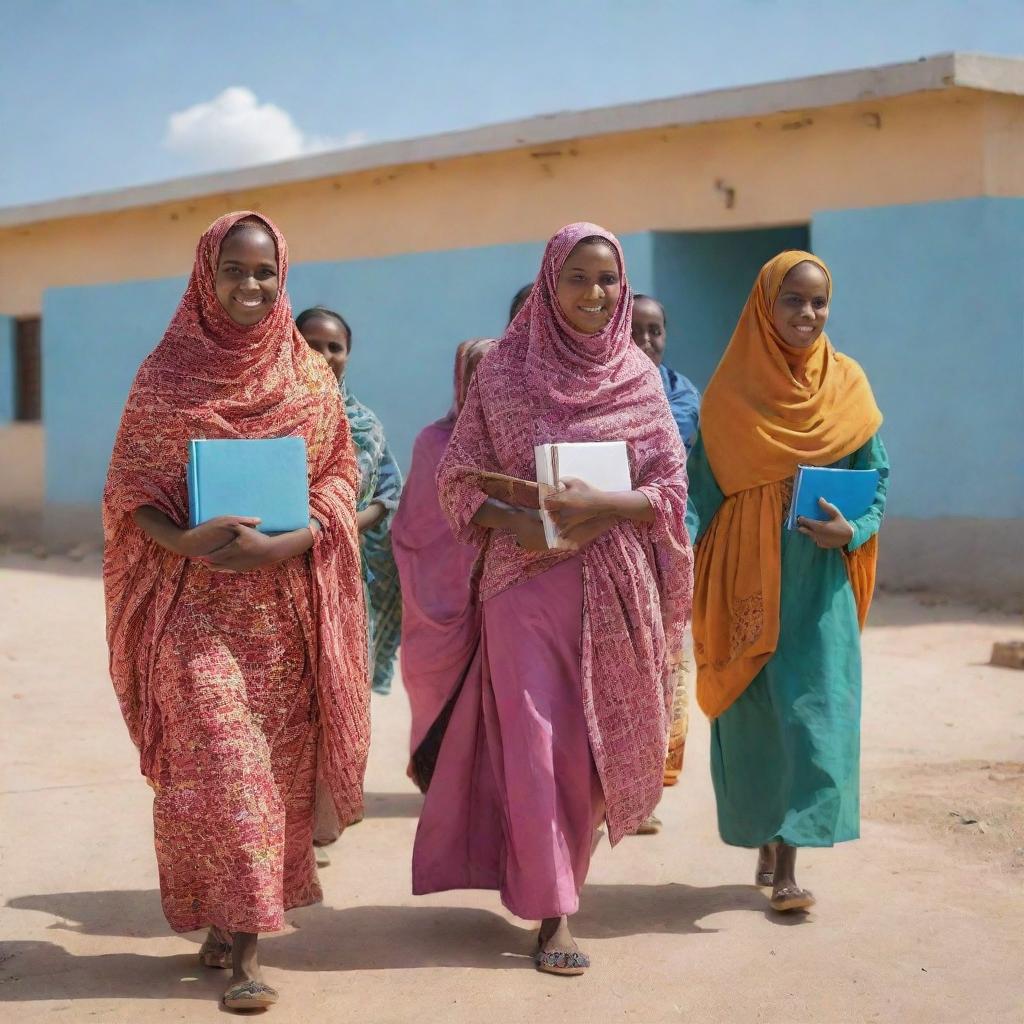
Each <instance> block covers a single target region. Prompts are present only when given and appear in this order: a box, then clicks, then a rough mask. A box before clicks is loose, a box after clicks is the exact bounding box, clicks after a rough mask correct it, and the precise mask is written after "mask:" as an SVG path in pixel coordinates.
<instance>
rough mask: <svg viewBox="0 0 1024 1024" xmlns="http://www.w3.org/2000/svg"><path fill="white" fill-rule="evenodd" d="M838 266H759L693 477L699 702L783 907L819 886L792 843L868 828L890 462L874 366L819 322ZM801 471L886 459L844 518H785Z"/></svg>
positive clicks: (872, 464)
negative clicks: (791, 523) (872, 650)
mask: <svg viewBox="0 0 1024 1024" xmlns="http://www.w3.org/2000/svg"><path fill="white" fill-rule="evenodd" d="M831 295H832V279H831V276H830V275H829V272H828V268H827V267H826V266H825V264H824V263H822V262H821V260H819V259H817V257H815V256H812V255H811V254H810V253H807V252H800V251H788V252H783V253H780V254H779V255H778V256H776V257H775V258H774V259H772V260H770V261H769V262H768V263H766V264H765V265H764V267H762V268H761V272H760V274H759V275H758V278H757V281H756V282H755V284H754V288H753V290H752V291H751V293H750V297H749V298H748V300H747V304H746V306H745V307H744V309H743V312H742V314H741V315H740V319H739V323H738V324H737V326H736V330H735V333H734V334H733V336H732V340H731V341H730V343H729V347H728V348H727V349H726V351H725V355H724V356H723V357H722V361H721V363H719V366H718V369H717V370H716V371H715V374H714V376H713V377H712V378H711V382H710V383H709V385H708V388H707V391H706V392H705V396H704V402H703V405H702V407H701V417H700V431H699V433H698V435H697V440H696V442H695V445H694V448H693V452H692V453H691V455H690V457H689V461H688V464H687V470H688V474H689V478H690V494H689V505H688V508H687V526H688V527H689V530H690V536H691V539H692V540H693V541H694V543H695V545H696V566H695V570H694V607H693V636H694V651H695V655H696V660H697V699H698V701H699V703H700V705H701V707H702V708H703V710H704V711H705V713H706V714H707V715H708V716H709V717H710V718H711V720H712V724H711V774H712V779H713V781H714V786H715V795H716V797H717V801H718V828H719V833H720V834H721V837H722V840H723V841H724V842H726V843H728V844H729V845H731V846H743V847H748V848H755V847H756V848H759V851H760V853H759V859H758V864H757V878H756V881H757V884H759V885H764V886H772V899H771V905H772V907H774V908H775V909H776V910H802V909H805V908H807V907H809V906H811V905H812V904H813V903H814V897H813V896H812V895H811V893H809V892H808V891H807V890H805V889H801V888H800V886H799V885H797V881H796V851H797V848H798V847H802V846H832V845H833V844H834V843H837V842H844V841H846V840H849V839H856V838H857V837H858V835H859V831H860V807H859V801H860V779H859V766H860V688H861V683H860V677H861V662H860V636H859V630H860V628H861V627H862V626H863V623H864V619H865V617H866V615H867V610H868V605H869V604H870V600H871V591H872V589H873V586H874V570H875V558H876V550H877V548H876V534H877V532H878V528H879V525H880V523H881V519H882V513H883V511H884V508H885V496H886V490H887V487H888V475H889V465H888V459H887V457H886V453H885V448H884V446H883V444H882V441H881V438H879V436H878V428H879V426H880V424H881V422H882V415H881V413H880V412H879V411H878V407H877V406H876V405H875V400H874V397H873V395H872V393H871V388H870V386H869V384H868V381H867V378H866V376H865V375H864V371H863V370H862V369H861V368H860V366H858V365H857V363H855V362H854V361H853V360H852V359H850V358H849V357H847V356H844V355H842V354H840V353H839V352H837V351H836V350H835V349H834V348H833V346H832V343H831V342H830V341H829V339H828V336H827V335H826V334H825V333H824V328H825V322H826V321H827V319H828V313H829V302H830V299H831ZM798 465H812V466H830V467H833V468H840V469H877V470H879V485H878V489H877V492H876V495H875V500H874V504H873V505H872V507H871V508H870V510H869V511H868V512H867V513H866V514H865V515H863V516H862V517H861V518H859V519H857V520H855V521H853V522H847V520H846V519H844V518H843V516H842V515H841V514H840V513H839V511H838V510H837V509H835V508H833V507H832V506H830V505H827V504H825V503H823V506H822V507H823V509H824V511H825V513H827V514H828V516H829V518H828V520H827V521H825V522H820V523H819V522H814V521H811V520H807V519H800V520H799V530H798V531H789V530H787V529H786V528H785V525H784V520H785V517H786V512H787V510H788V505H789V501H790V498H791V496H792V482H793V476H794V474H795V472H796V469H797V466H798Z"/></svg>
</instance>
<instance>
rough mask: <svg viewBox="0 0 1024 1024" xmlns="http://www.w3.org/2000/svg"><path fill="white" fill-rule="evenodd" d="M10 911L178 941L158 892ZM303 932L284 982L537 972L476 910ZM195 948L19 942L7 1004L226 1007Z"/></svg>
mask: <svg viewBox="0 0 1024 1024" xmlns="http://www.w3.org/2000/svg"><path fill="white" fill-rule="evenodd" d="M765 905H766V901H765V899H764V896H763V895H762V894H761V893H759V892H758V891H757V890H756V889H754V888H753V887H752V886H743V885H721V886H710V887H707V888H697V887H694V886H688V885H676V884H667V885H592V886H588V887H587V889H586V890H585V894H584V899H583V906H582V909H581V910H580V912H579V914H577V915H576V916H575V917H574V919H573V926H574V927H573V930H574V932H575V933H576V935H578V937H579V938H580V939H581V940H584V941H585V940H586V939H605V938H616V937H623V936H631V935H638V934H645V933H646V934H650V933H654V934H662V933H665V934H676V935H690V934H694V935H699V934H707V933H711V932H713V931H715V929H708V928H702V927H701V926H700V924H699V922H700V920H701V919H702V918H704V917H708V916H710V915H712V914H716V913H720V912H724V911H730V910H747V911H753V912H755V913H764V912H765ZM8 906H9V907H10V908H12V909H16V910H32V911H38V912H41V913H46V914H49V915H51V916H52V917H54V918H56V919H57V920H56V921H54V922H53V923H52V924H50V925H49V928H50V929H52V930H55V931H61V930H64V931H73V932H80V933H83V934H87V935H104V936H125V937H128V938H144V939H148V938H158V937H163V936H166V935H167V934H168V928H167V924H166V922H165V921H164V919H163V916H162V914H161V912H160V900H159V894H158V893H157V892H156V891H155V890H141V891H135V890H117V891H112V892H70V893H52V894H42V895H36V896H21V897H18V898H16V899H13V900H11V901H10V902H9V903H8ZM288 921H289V923H290V924H291V925H292V929H291V930H290V931H288V932H286V933H283V934H281V935H272V936H266V937H265V938H264V939H263V940H262V942H261V943H260V947H261V950H262V951H263V956H262V957H261V959H262V960H263V962H264V963H266V964H267V966H270V967H274V968H278V969H280V970H285V971H372V970H394V969H398V970H401V969H416V968H429V967H456V968H458V967H461V968H466V967H475V968H483V969H489V970H517V969H519V970H522V969H530V968H531V967H532V963H531V960H530V954H531V953H532V951H533V943H534V936H535V931H534V928H533V927H532V925H531V924H526V923H524V924H523V925H522V926H519V925H515V924H512V923H511V922H509V921H508V920H506V919H505V918H504V917H503V916H501V915H500V914H497V913H493V912H491V911H489V910H481V909H476V908H469V907H443V906H442V907H438V906H427V905H421V906H411V907H410V906H368V907H348V908H335V907H307V908H304V909H301V910H296V911H292V912H290V913H289V914H288ZM201 938H202V935H201V933H192V934H191V935H188V936H182V941H183V943H186V942H187V943H190V944H191V945H192V946H193V947H194V948H193V949H192V950H191V951H189V952H183V953H181V954H177V955H174V956H145V955H142V954H139V953H112V954H103V955H99V956H75V955H74V954H72V953H69V952H68V951H67V950H65V949H63V948H62V947H61V946H60V945H58V944H57V943H50V942H38V941H14V942H8V943H5V944H3V946H2V948H0V1002H17V1001H30V1000H42V999H83V998H99V997H108V998H109V997H113V998H150V999H165V998H199V999H211V998H216V997H217V995H218V994H219V992H220V991H221V989H222V988H223V986H224V983H225V975H224V974H223V973H221V972H215V971H206V970H202V969H201V968H199V966H198V964H197V962H196V952H197V950H198V944H199V941H200V940H201Z"/></svg>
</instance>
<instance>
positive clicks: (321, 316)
mask: <svg viewBox="0 0 1024 1024" xmlns="http://www.w3.org/2000/svg"><path fill="white" fill-rule="evenodd" d="M295 324H296V326H297V327H298V328H299V332H300V333H301V334H302V336H303V337H304V338H305V339H306V343H307V344H308V345H309V347H310V348H312V349H314V350H316V351H317V352H319V353H320V354H321V355H322V356H323V357H324V358H325V359H326V360H327V362H328V363H329V364H330V367H331V369H332V370H333V371H334V375H335V376H336V377H337V378H338V386H339V387H340V388H341V394H342V398H343V399H344V401H345V413H346V415H347V416H348V421H349V425H350V426H351V427H352V440H353V442H354V444H355V446H356V458H357V460H358V462H359V471H360V476H361V487H360V493H359V505H358V512H359V517H358V522H359V535H360V538H361V540H362V549H363V575H364V579H365V580H366V590H367V613H368V615H367V618H368V620H369V623H370V655H371V657H370V670H371V673H372V680H371V683H372V686H373V690H374V692H375V693H390V692H391V679H392V676H393V675H394V670H395V652H396V651H397V650H398V640H399V636H400V634H401V626H402V600H401V597H402V595H401V592H400V590H399V586H398V570H397V569H396V568H395V560H394V558H393V556H392V554H391V520H392V519H393V518H394V515H395V510H396V509H397V508H398V499H399V497H400V495H401V493H402V473H401V470H399V468H398V463H397V462H396V461H395V458H394V456H393V455H392V454H391V449H390V448H389V447H388V442H387V438H386V437H385V436H384V427H383V425H382V424H381V422H380V420H379V419H378V418H377V415H376V414H375V413H374V412H373V410H372V409H369V408H367V407H366V406H365V405H363V403H362V402H360V401H359V399H358V398H356V397H355V395H353V394H352V392H351V391H350V390H349V388H348V386H347V385H346V383H345V369H346V367H347V365H348V358H349V355H350V354H351V352H352V332H351V330H350V329H349V326H348V324H347V323H346V321H345V318H344V317H343V316H342V315H341V314H340V313H335V312H334V311H333V310H331V309H325V308H324V307H323V306H314V307H313V308H312V309H306V310H303V312H301V313H300V314H299V315H298V316H297V317H296V318H295Z"/></svg>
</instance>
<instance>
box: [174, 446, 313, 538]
mask: <svg viewBox="0 0 1024 1024" xmlns="http://www.w3.org/2000/svg"><path fill="white" fill-rule="evenodd" d="M217 516H254V517H256V518H258V519H260V520H261V522H260V525H259V526H258V527H257V529H258V530H259V531H260V533H289V532H290V531H292V530H301V529H302V528H303V527H305V526H308V525H309V480H308V476H307V470H306V439H305V438H303V437H273V438H266V439H261V440H254V441H248V440H234V439H230V440H209V441H208V440H195V441H190V442H189V452H188V517H189V525H190V526H198V525H199V524H200V523H205V522H207V521H209V520H210V519H216V518H217Z"/></svg>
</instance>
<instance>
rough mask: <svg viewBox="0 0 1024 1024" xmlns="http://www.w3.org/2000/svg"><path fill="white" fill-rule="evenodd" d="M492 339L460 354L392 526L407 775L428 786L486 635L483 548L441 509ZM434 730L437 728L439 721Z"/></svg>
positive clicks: (420, 439)
mask: <svg viewBox="0 0 1024 1024" xmlns="http://www.w3.org/2000/svg"><path fill="white" fill-rule="evenodd" d="M493 344H494V342H493V341H492V340H490V339H489V338H474V339H472V340H471V341H464V342H463V343H462V344H461V345H459V347H458V350H457V351H456V354H455V398H454V400H453V402H452V407H451V409H449V410H448V413H447V415H445V416H444V417H443V418H442V419H439V420H437V421H436V422H434V423H431V424H430V426H428V427H424V429H423V430H421V431H420V433H419V435H418V436H417V438H416V442H415V444H414V445H413V449H412V465H411V467H410V469H409V475H408V477H407V479H406V482H405V490H404V492H403V494H402V502H401V504H400V505H399V506H398V511H397V512H396V513H395V518H394V521H393V523H392V527H391V546H392V550H393V552H394V556H395V563H396V564H397V566H398V575H399V578H400V579H401V583H402V643H401V647H400V648H399V656H400V658H401V668H402V682H403V683H404V685H405V690H406V693H407V694H408V695H409V705H410V707H411V709H412V729H411V730H410V743H409V754H410V762H409V775H410V777H411V778H412V780H413V781H414V782H415V783H416V785H417V786H419V788H420V789H421V790H423V791H424V792H426V789H427V787H428V786H429V784H430V776H431V773H432V770H433V766H434V761H435V759H436V756H437V737H438V734H439V733H441V731H442V729H443V720H442V721H440V722H439V719H441V716H442V714H443V712H444V711H445V708H446V706H447V704H448V702H449V701H450V700H451V698H452V696H453V694H454V693H455V692H456V690H457V689H458V688H459V686H460V685H461V683H462V680H463V678H464V677H465V675H466V671H467V669H468V668H469V665H470V663H471V662H472V660H473V655H474V654H475V653H476V648H477V644H478V643H479V641H480V605H479V602H478V601H477V599H476V594H475V592H474V588H473V587H472V586H471V581H470V574H471V571H472V568H473V563H474V562H475V561H476V557H477V553H478V552H477V548H476V547H475V546H474V545H473V544H465V543H460V542H459V541H457V540H456V539H455V537H453V536H452V530H451V527H450V526H449V525H448V520H447V519H446V518H445V514H444V512H443V511H442V510H441V504H440V502H439V500H438V496H437V467H438V465H439V464H440V462H441V458H442V457H443V456H444V453H445V450H446V449H447V448H448V442H449V441H450V440H451V436H452V431H453V430H454V429H455V421H456V420H457V419H458V416H459V411H460V410H461V409H462V406H463V405H464V403H465V401H466V391H467V389H468V388H469V381H470V379H471V378H472V376H473V372H474V370H475V369H476V367H477V364H478V363H479V362H480V360H481V359H482V358H483V357H484V355H485V354H486V353H487V351H488V350H489V349H490V348H491V347H492V346H493ZM435 725H436V726H437V727H436V728H432V727H434V726H435Z"/></svg>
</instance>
